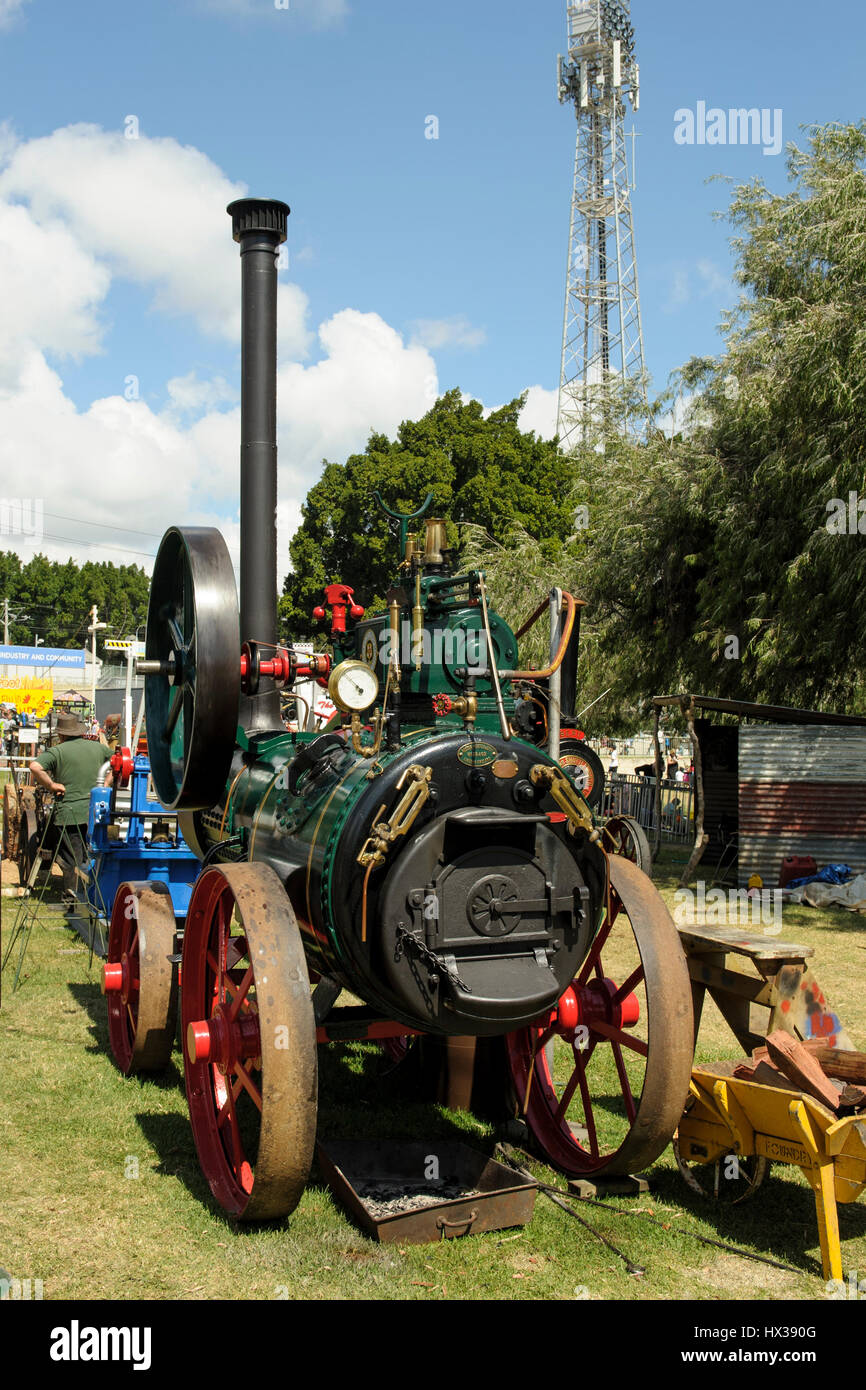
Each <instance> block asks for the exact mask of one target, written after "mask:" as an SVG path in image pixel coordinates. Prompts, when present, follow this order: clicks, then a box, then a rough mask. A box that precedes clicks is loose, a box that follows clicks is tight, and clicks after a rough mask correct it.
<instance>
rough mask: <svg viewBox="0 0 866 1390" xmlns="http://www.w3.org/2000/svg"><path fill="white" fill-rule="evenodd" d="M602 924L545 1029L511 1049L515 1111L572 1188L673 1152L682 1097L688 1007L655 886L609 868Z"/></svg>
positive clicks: (689, 1045) (523, 1034)
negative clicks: (575, 1180) (578, 1180)
mask: <svg viewBox="0 0 866 1390" xmlns="http://www.w3.org/2000/svg"><path fill="white" fill-rule="evenodd" d="M609 865H610V888H609V893H608V902H607V909H606V912H605V918H604V921H603V923H602V925H601V928H600V929H599V932H598V934H597V936H596V938H595V941H594V942H593V945H592V947H591V949H590V951H589V954H588V955H587V957H586V960H585V961H584V962H583V965H582V966H581V968H580V971H579V972H578V974H577V975H576V977H575V979H574V980H573V982H572V984H571V985H570V987H569V988H568V989H567V990H566V991H565V993H564V994H563V996H562V998H561V999H560V1001H559V1003H558V1005H557V1007H556V1008H555V1009H554V1010H553V1011H552V1013H551V1015H550V1016H549V1018H547V1019H546V1020H544V1022H543V1023H538V1024H536V1025H534V1026H532V1027H531V1028H525V1029H521V1030H520V1031H519V1032H516V1033H512V1034H510V1035H509V1037H508V1038H507V1040H506V1042H507V1049H508V1058H509V1064H510V1069H511V1077H512V1081H513V1084H514V1089H515V1092H516V1096H517V1103H518V1111H519V1113H520V1114H521V1115H522V1116H523V1117H524V1118H525V1120H526V1122H527V1125H528V1127H529V1129H530V1132H531V1134H532V1137H533V1140H534V1142H535V1145H536V1146H537V1148H538V1149H539V1151H540V1152H541V1153H542V1155H543V1156H544V1157H545V1158H546V1159H547V1160H548V1162H549V1163H551V1164H552V1165H553V1167H554V1168H558V1169H559V1170H560V1171H562V1172H563V1173H566V1174H568V1176H570V1177H580V1176H592V1175H600V1174H603V1173H606V1174H611V1175H613V1174H627V1173H635V1172H638V1171H639V1170H640V1169H642V1168H645V1167H646V1166H647V1165H648V1164H650V1163H653V1162H654V1161H655V1159H657V1158H658V1156H659V1154H661V1153H662V1152H663V1150H664V1149H665V1148H666V1147H667V1145H668V1144H669V1143H670V1140H671V1139H672V1137H673V1134H674V1131H675V1130H676V1127H677V1124H678V1123H679V1120H680V1116H681V1115H682V1111H683V1105H684V1103H685V1100H686V1096H687V1095H688V1089H689V1078H690V1076H691V1067H692V1055H693V1025H692V996H691V986H690V982H689V975H688V969H687V966H686V960H685V955H684V953H683V949H682V945H681V943H680V939H679V934H678V932H677V929H676V926H675V925H674V922H673V920H672V918H671V916H670V913H669V912H668V910H667V907H666V906H665V903H664V901H663V900H662V898H661V896H660V895H659V893H658V891H657V890H656V889H655V888H654V886H653V884H652V883H651V882H650V880H649V879H648V878H647V877H646V876H645V875H644V874H643V873H641V872H640V870H639V869H637V867H636V866H635V865H634V864H632V863H631V862H630V861H629V860H627V859H623V858H620V857H619V856H618V855H612V856H610V858H609Z"/></svg>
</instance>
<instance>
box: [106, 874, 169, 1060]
mask: <svg viewBox="0 0 866 1390" xmlns="http://www.w3.org/2000/svg"><path fill="white" fill-rule="evenodd" d="M175 933H176V922H175V917H174V909H173V908H172V904H171V898H170V896H169V894H168V892H167V890H164V889H162V887H161V885H156V884H152V883H121V884H120V886H119V888H118V890H117V892H116V894H115V896H114V903H113V905H112V909H111V922H110V925H109V929H108V955H107V961H106V963H107V964H109V965H123V964H124V962H125V968H126V971H127V975H128V980H129V985H128V987H127V988H126V989H125V990H124V991H118V990H107V991H106V1000H107V1003H108V1040H109V1044H110V1046H111V1051H112V1055H113V1056H114V1060H115V1061H116V1062H117V1065H118V1067H119V1068H120V1070H121V1071H122V1072H123V1074H124V1076H131V1075H135V1074H137V1073H139V1072H154V1071H162V1070H163V1069H164V1068H165V1067H166V1066H167V1065H168V1063H169V1061H170V1060H171V1053H172V1048H173V1046H174V1035H175V1029H176V1027H177V971H176V969H175V967H174V966H173V965H172V963H171V961H170V960H169V959H168V957H169V956H170V955H172V954H173V953H174V945H175Z"/></svg>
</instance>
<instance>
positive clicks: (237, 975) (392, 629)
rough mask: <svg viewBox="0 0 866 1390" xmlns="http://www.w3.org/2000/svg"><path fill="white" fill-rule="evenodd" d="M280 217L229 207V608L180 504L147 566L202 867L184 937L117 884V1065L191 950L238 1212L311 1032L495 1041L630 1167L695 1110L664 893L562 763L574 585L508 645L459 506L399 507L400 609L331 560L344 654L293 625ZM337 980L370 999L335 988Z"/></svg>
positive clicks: (208, 1150) (552, 1155)
mask: <svg viewBox="0 0 866 1390" xmlns="http://www.w3.org/2000/svg"><path fill="white" fill-rule="evenodd" d="M288 212H289V209H288V208H287V207H286V206H285V204H283V203H279V202H272V201H268V200H256V199H244V200H241V201H239V202H235V203H233V204H231V206H230V208H229V213H230V215H231V217H232V223H233V233H234V238H235V240H236V241H237V242H238V243H239V244H240V253H241V265H242V297H243V327H242V335H243V358H242V378H243V391H242V411H241V414H242V423H241V431H242V438H241V533H242V539H241V545H242V553H241V571H240V579H241V584H240V606H238V600H237V594H236V588H235V581H234V577H233V572H232V566H231V562H230V560H229V556H228V551H227V549H226V545H225V542H224V541H223V539H222V537H221V535H220V534H219V532H218V531H215V530H211V529H206V528H172V529H171V530H169V531H168V532H167V533H166V535H165V536H164V537H163V540H162V543H161V545H160V549H159V553H158V555H157V559H156V564H155V568H154V575H153V583H152V590H151V598H150V608H149V614H148V625H147V648H146V659H145V660H144V661H143V662H141V663H139V669H140V670H142V671H143V672H144V673H145V675H146V677H147V684H146V717H147V731H148V740H149V748H150V755H151V762H152V770H153V778H154V782H155V785H156V788H157V792H158V795H159V797H160V800H161V801H162V803H163V804H164V806H165V807H166V808H168V809H170V810H175V811H177V812H178V813H179V820H180V824H181V827H182V830H183V833H184V837H185V839H186V841H187V843H188V844H189V845H190V846H192V847H193V849H194V850H195V852H196V853H197V854H198V856H199V857H200V859H201V861H202V868H201V872H200V874H199V877H198V880H197V882H196V885H195V889H194V891H193V896H192V900H191V902H190V905H189V910H188V914H187V919H186V928H185V932H184V935H183V953H182V961H181V960H180V957H179V956H178V954H177V951H176V939H175V936H174V929H173V925H172V924H169V923H168V918H167V916H166V915H165V914H162V915H161V916H160V915H158V914H157V913H156V912H155V911H143V907H147V906H148V905H147V904H146V903H145V902H144V899H143V897H142V895H141V894H137V893H136V888H135V885H126V884H125V885H122V886H121V888H120V889H119V891H118V895H117V898H116V901H115V908H114V913H113V918H112V929H111V937H110V943H109V961H108V965H107V967H106V988H107V990H108V992H109V995H110V996H111V1000H112V1007H113V1008H114V1010H115V1012H121V1013H122V1016H123V1019H124V1030H125V1036H124V1040H123V1041H124V1047H123V1048H122V1049H121V1050H120V1054H119V1060H121V1062H122V1065H123V1066H124V1070H146V1069H153V1068H156V1067H159V1066H162V1065H165V1063H166V1062H167V1061H168V1059H169V1056H170V1053H171V1046H172V1040H173V1037H174V1032H175V1023H176V1018H175V1008H176V999H177V994H178V991H177V983H178V981H177V970H176V966H177V964H178V963H180V965H181V984H182V989H181V991H180V993H181V997H182V1006H181V1007H182V1038H183V1048H184V1065H185V1072H186V1090H187V1098H188V1102H189V1110H190V1117H191V1121H192V1127H193V1131H194V1137H195V1143H196V1147H197V1150H198V1154H199V1159H200V1162H201V1165H202V1168H203V1170H204V1173H205V1175H206V1176H207V1178H208V1181H209V1183H210V1186H211V1189H212V1191H213V1193H214V1195H215V1197H216V1198H217V1200H218V1201H219V1202H220V1203H221V1204H222V1206H223V1207H224V1208H225V1209H226V1210H227V1211H229V1212H231V1213H234V1214H235V1215H237V1216H240V1217H243V1218H246V1219H260V1218H268V1217H275V1216H280V1215H282V1214H285V1213H287V1212H289V1211H291V1210H292V1209H293V1208H294V1206H295V1205H296V1204H297V1202H298V1200H299V1198H300V1196H301V1193H302V1191H303V1189H304V1185H305V1182H306V1180H307V1175H308V1172H309V1168H310V1164H311V1161H312V1154H313V1146H314V1140H315V1133H316V1105H317V1067H316V1044H317V1041H318V1042H327V1041H328V1040H329V1037H330V1036H331V1034H332V1032H334V1033H338V1034H339V1036H341V1037H345V1036H347V1030H348V1034H349V1035H350V1036H355V1037H367V1038H379V1039H385V1040H399V1039H401V1038H406V1037H408V1036H411V1035H413V1034H418V1033H421V1034H431V1035H438V1036H439V1037H441V1038H445V1039H449V1038H458V1037H460V1038H478V1039H482V1038H504V1039H505V1049H506V1051H507V1059H508V1063H507V1064H508V1069H509V1072H510V1088H511V1091H512V1092H513V1098H514V1107H515V1113H520V1114H522V1115H524V1116H525V1118H526V1121H527V1123H528V1125H529V1128H530V1130H531V1132H532V1134H533V1136H534V1138H535V1140H536V1142H537V1144H538V1145H539V1147H540V1149H541V1151H542V1152H543V1153H544V1154H545V1155H546V1156H547V1158H548V1159H549V1160H550V1161H551V1162H552V1163H553V1164H554V1165H555V1166H557V1167H559V1168H560V1169H562V1171H564V1172H566V1173H569V1174H572V1175H577V1174H580V1173H592V1172H603V1171H607V1172H620V1173H623V1172H633V1171H635V1170H636V1169H638V1168H640V1167H642V1166H644V1165H646V1164H647V1163H649V1162H652V1161H653V1160H654V1159H655V1158H656V1157H657V1156H658V1155H659V1153H660V1152H661V1151H662V1150H663V1149H664V1147H665V1146H666V1145H667V1143H668V1142H669V1140H670V1138H671V1135H672V1134H673V1132H674V1129H675V1127H676V1125H677V1122H678V1120H679V1118H680V1115H681V1113H682V1109H683V1103H684V1101H685V1097H686V1094H687V1091H688V1084H689V1074H690V1067H691V1058H692V1009H691V995H690V987H689V980H688V975H687V970H686V965H685V961H684V957H683V954H682V950H681V947H680V943H679V937H678V934H677V931H676V929H675V927H674V924H673V922H672V920H671V918H670V916H669V914H668V912H667V910H666V908H665V907H664V905H663V903H662V900H661V898H660V897H659V895H658V893H657V892H656V890H655V889H654V888H653V885H652V884H651V882H650V881H649V879H648V878H647V877H646V876H645V875H644V874H643V873H642V872H641V871H640V870H639V869H638V867H637V866H636V865H635V864H633V863H632V862H630V861H629V860H628V859H627V858H625V857H620V856H619V855H615V854H610V855H609V854H608V853H606V852H605V848H604V843H603V839H602V835H601V833H600V832H599V831H598V830H597V829H596V827H595V824H594V821H593V815H592V811H591V809H590V806H589V804H588V801H587V799H585V797H584V795H583V794H582V793H581V791H580V790H579V789H578V781H577V779H576V778H575V776H574V772H575V767H576V765H577V764H579V763H580V758H579V757H577V756H575V753H574V749H575V747H576V744H575V741H574V740H573V739H572V740H569V742H568V748H569V750H570V753H571V761H569V759H568V758H565V759H563V764H560V761H559V759H560V752H561V749H560V744H561V741H562V740H563V738H564V737H567V736H568V734H570V733H572V732H573V730H572V729H569V728H568V727H565V728H563V727H562V726H563V724H565V725H566V726H567V725H568V723H569V720H568V718H567V717H565V718H563V717H562V711H565V713H566V716H567V714H568V713H569V712H570V700H569V692H568V690H567V689H566V688H565V687H566V686H568V685H569V683H570V682H571V683H572V684H573V681H572V680H571V677H573V665H574V653H575V651H576V640H577V629H578V625H579V614H580V605H579V603H577V602H576V601H575V600H574V599H573V598H571V596H570V595H567V594H562V593H561V592H560V591H559V590H555V591H554V593H553V594H552V596H551V599H550V603H549V605H548V604H547V603H545V604H544V605H542V608H541V609H540V610H539V612H538V614H536V617H540V616H541V614H542V612H543V611H544V610H545V609H546V608H549V612H550V624H551V660H550V662H549V665H548V666H547V667H546V668H545V669H543V670H540V671H537V670H521V668H520V662H519V658H518V649H517V640H516V638H515V635H514V633H513V632H512V631H511V629H510V628H509V627H508V626H507V624H506V623H505V622H504V621H503V620H502V618H501V617H499V616H498V615H497V614H496V612H495V611H494V610H493V608H492V606H491V605H490V603H489V602H488V598H487V593H486V589H485V583H484V577H483V575H482V574H481V573H479V572H470V573H464V574H455V573H452V572H451V571H452V566H451V563H450V561H451V558H452V557H451V555H450V554H449V552H448V550H447V545H446V533H445V528H444V525H443V523H442V522H440V521H438V520H436V519H429V520H427V521H426V522H425V523H424V527H423V536H422V535H421V534H420V532H411V533H410V532H409V529H408V527H409V522H410V521H411V520H412V519H413V518H411V517H400V532H401V549H400V564H399V568H398V573H397V579H396V583H395V586H394V588H393V589H392V590H391V591H390V593H389V595H388V607H387V611H386V612H384V613H380V614H376V615H368V614H366V613H365V612H364V610H363V608H362V607H360V606H359V605H358V604H356V603H355V601H354V594H353V590H352V588H351V587H349V586H347V585H344V584H340V583H334V584H331V585H330V586H329V587H328V589H327V590H326V593H325V603H324V604H323V606H322V607H321V608H319V609H317V610H316V611H315V614H314V616H315V618H316V619H317V620H318V621H320V622H325V621H326V622H327V624H328V637H329V639H330V647H331V650H332V653H333V654H332V655H325V654H321V655H317V654H313V655H310V654H309V653H304V652H302V651H300V650H295V649H294V648H293V647H291V646H286V647H283V646H281V645H279V644H278V642H277V630H276V629H277V615H276V593H277V567H276V531H275V524H274V516H275V508H276V492H277V470H276V266H275V256H276V249H277V247H278V246H279V244H280V243H281V242H282V241H284V240H285V236H286V219H287V216H288ZM429 501H430V499H429V498H428V503H429ZM425 505H426V504H425ZM421 510H422V511H423V510H424V509H423V508H422V509H421ZM415 515H416V516H418V515H419V514H418V513H416V514H415ZM569 671H571V675H569ZM311 677H312V678H314V679H317V680H319V681H320V682H321V683H326V684H327V688H328V691H329V693H330V695H331V698H332V700H333V701H334V703H335V705H336V706H337V710H338V714H337V716H336V717H335V719H334V720H333V721H332V723H331V725H330V726H329V727H328V728H327V729H326V730H325V731H324V732H320V733H316V732H305V731H303V729H299V731H298V732H290V731H289V730H287V728H286V726H285V724H284V723H283V721H282V719H281V717H280V692H281V691H291V690H292V688H293V685H294V683H296V682H298V681H300V680H302V679H305V680H309V679H310V678H311ZM564 680H565V684H563V681H564ZM539 690H541V691H542V692H543V695H544V699H543V700H542V701H540V704H539V701H538V699H537V696H538V692H539ZM540 705H543V706H544V718H543V719H541V718H539V717H538V709H539V707H540ZM571 722H572V723H573V721H571ZM541 740H543V743H544V746H542V742H541ZM584 761H585V760H584ZM150 906H151V907H152V906H153V905H150ZM344 989H345V990H348V991H349V992H350V993H351V994H352V995H354V996H355V997H356V998H357V999H359V1000H362V1001H363V1006H362V1007H359V1008H352V1009H349V1010H346V1009H344V1008H335V1007H334V1006H335V1003H336V1000H337V997H338V995H339V994H340V993H341V991H342V990H344ZM338 1017H339V1020H340V1023H339V1027H338V1028H335V1019H336V1018H338ZM145 1019H146V1020H147V1024H146V1027H145V1026H144V1022H143V1021H144V1020H145ZM116 1027H117V1025H116V1024H115V1028H116ZM112 1045H113V1046H114V1039H113V1040H112ZM390 1046H392V1047H397V1046H399V1043H396V1042H394V1041H391V1042H390ZM115 1051H116V1053H117V1051H118V1050H117V1048H115Z"/></svg>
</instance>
